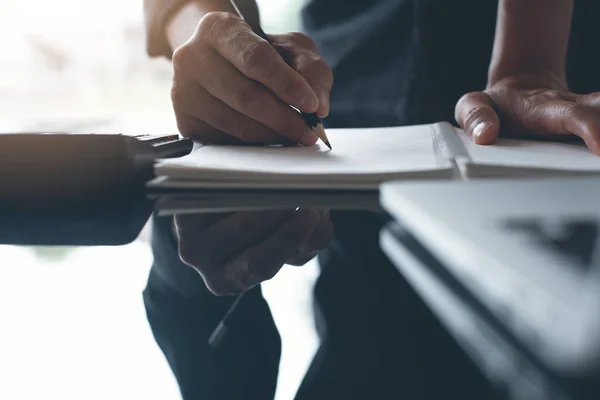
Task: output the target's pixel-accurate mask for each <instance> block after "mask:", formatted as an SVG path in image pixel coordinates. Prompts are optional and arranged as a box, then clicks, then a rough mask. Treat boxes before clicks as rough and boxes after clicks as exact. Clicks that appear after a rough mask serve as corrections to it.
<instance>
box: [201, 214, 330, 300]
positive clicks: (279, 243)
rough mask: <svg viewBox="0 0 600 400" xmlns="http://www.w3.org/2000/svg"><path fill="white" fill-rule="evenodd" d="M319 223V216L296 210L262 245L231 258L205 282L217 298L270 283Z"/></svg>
mask: <svg viewBox="0 0 600 400" xmlns="http://www.w3.org/2000/svg"><path fill="white" fill-rule="evenodd" d="M319 220H320V215H319V212H318V211H316V210H311V209H299V210H298V211H296V212H295V213H293V214H292V215H291V216H290V217H289V218H288V219H286V220H285V221H284V222H283V223H282V224H281V226H280V227H279V228H278V229H277V230H276V231H275V232H274V233H273V234H272V235H270V236H269V238H267V239H266V240H264V241H262V242H261V243H259V244H257V245H255V246H253V247H250V248H248V249H247V250H245V251H244V252H243V253H241V254H239V255H238V256H235V257H233V258H232V259H230V260H229V261H227V263H226V264H225V265H224V268H223V270H222V271H218V272H217V273H216V274H214V275H213V276H211V277H209V278H208V279H206V282H207V286H208V288H209V289H210V290H211V291H213V292H215V290H216V294H235V293H241V292H243V291H245V290H248V289H250V288H251V287H253V286H256V285H258V284H260V283H261V282H264V281H266V280H269V279H271V278H272V277H273V276H275V274H276V273H277V272H278V271H279V270H280V269H281V267H282V266H283V265H284V264H285V263H286V261H287V260H288V259H289V258H290V257H292V256H293V255H294V254H295V253H296V251H297V249H298V248H299V247H301V246H302V244H303V243H304V242H305V241H306V240H307V239H308V237H309V236H310V235H311V233H312V232H313V230H314V228H315V226H316V225H317V223H318V222H319Z"/></svg>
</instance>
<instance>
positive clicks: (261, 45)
mask: <svg viewBox="0 0 600 400" xmlns="http://www.w3.org/2000/svg"><path fill="white" fill-rule="evenodd" d="M272 50H273V49H272V48H271V46H270V45H269V44H268V43H267V42H265V41H264V40H263V41H260V42H253V43H251V44H248V45H247V46H245V47H244V48H243V49H242V51H241V54H240V58H241V63H242V66H243V67H244V68H246V69H247V71H248V72H249V73H251V74H255V73H256V72H257V71H258V70H259V69H260V67H261V65H262V64H263V62H264V60H265V59H266V58H267V57H268V56H269V54H270V51H272Z"/></svg>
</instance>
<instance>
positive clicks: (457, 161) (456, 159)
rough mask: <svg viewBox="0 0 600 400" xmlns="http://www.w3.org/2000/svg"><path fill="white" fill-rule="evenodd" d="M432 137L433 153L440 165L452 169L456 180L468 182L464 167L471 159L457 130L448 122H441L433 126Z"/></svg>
mask: <svg viewBox="0 0 600 400" xmlns="http://www.w3.org/2000/svg"><path fill="white" fill-rule="evenodd" d="M431 136H432V137H431V141H432V144H433V151H434V153H435V155H436V157H437V159H438V162H439V164H440V165H442V166H445V167H448V166H450V167H452V168H453V170H454V179H457V180H467V176H466V173H465V169H464V165H465V164H466V163H467V162H468V161H470V160H471V157H470V155H469V152H468V151H467V149H466V147H465V146H464V145H463V143H462V141H461V140H460V138H459V137H458V135H457V134H456V131H455V128H454V127H453V126H452V125H451V124H450V123H448V122H439V123H436V124H433V125H432V126H431Z"/></svg>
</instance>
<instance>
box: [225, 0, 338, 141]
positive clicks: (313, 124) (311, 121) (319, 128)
mask: <svg viewBox="0 0 600 400" xmlns="http://www.w3.org/2000/svg"><path fill="white" fill-rule="evenodd" d="M229 2H230V3H231V6H232V7H233V8H234V10H235V12H236V13H237V14H238V17H240V18H241V19H243V20H245V18H244V16H243V15H242V12H241V11H240V9H239V7H238V6H237V4H235V1H234V0H229ZM252 30H253V31H254V33H256V34H257V35H258V36H260V37H261V38H262V39H264V40H266V41H267V43H269V44H271V42H270V41H269V38H268V37H267V34H266V33H265V32H264V31H263V30H262V28H261V27H260V26H259V25H258V24H257V26H253V27H252ZM300 115H302V118H304V122H306V125H308V126H309V127H310V129H311V130H312V131H313V132H314V134H315V135H317V137H318V138H319V139H321V140H322V141H323V143H325V145H326V146H327V147H329V150H331V144H330V143H329V139H328V138H327V134H325V129H323V122H322V121H321V118H319V117H317V114H315V113H312V114H306V113H303V112H302V111H300Z"/></svg>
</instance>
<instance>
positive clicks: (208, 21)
mask: <svg viewBox="0 0 600 400" xmlns="http://www.w3.org/2000/svg"><path fill="white" fill-rule="evenodd" d="M232 23H233V20H232V18H231V15H230V14H229V13H225V12H217V11H215V12H209V13H207V14H206V15H204V17H202V19H201V20H200V22H199V23H198V34H199V35H200V37H201V38H205V39H212V38H215V37H218V36H220V33H221V32H222V31H223V30H225V29H227V28H228V27H230V26H231V25H232Z"/></svg>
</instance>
